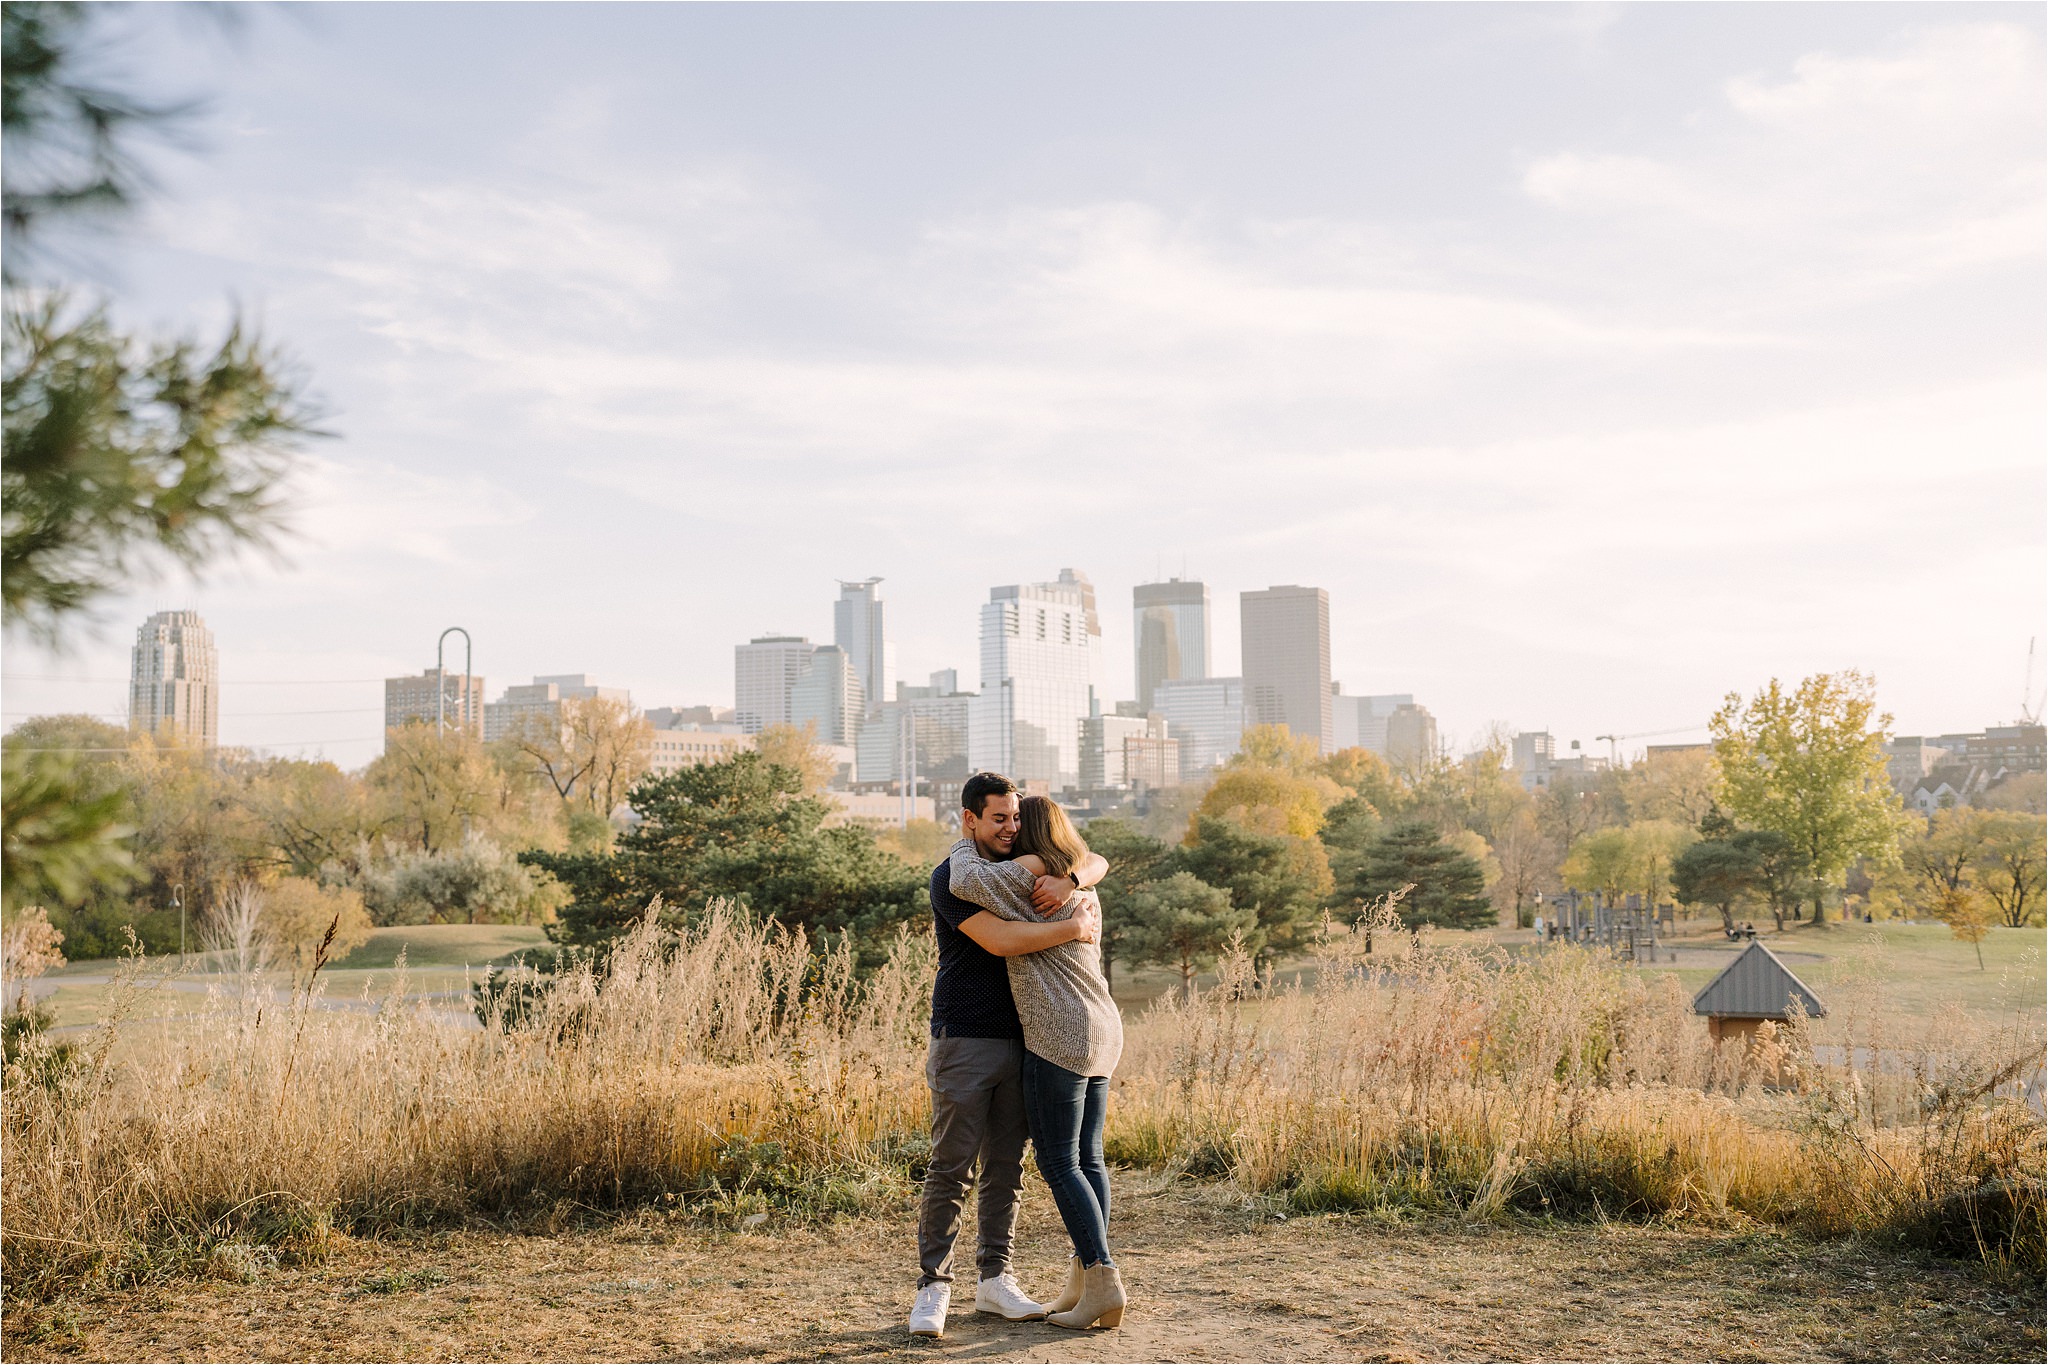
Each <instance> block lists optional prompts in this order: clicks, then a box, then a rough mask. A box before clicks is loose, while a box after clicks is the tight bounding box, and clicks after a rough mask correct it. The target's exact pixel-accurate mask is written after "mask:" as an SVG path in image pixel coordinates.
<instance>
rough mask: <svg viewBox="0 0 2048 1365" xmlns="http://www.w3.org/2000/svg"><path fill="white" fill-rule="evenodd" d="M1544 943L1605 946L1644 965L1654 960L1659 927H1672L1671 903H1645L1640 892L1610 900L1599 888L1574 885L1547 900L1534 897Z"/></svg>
mask: <svg viewBox="0 0 2048 1365" xmlns="http://www.w3.org/2000/svg"><path fill="white" fill-rule="evenodd" d="M1537 909H1538V910H1539V911H1540V912H1541V914H1540V916H1539V918H1540V919H1541V921H1542V925H1543V940H1544V942H1546V943H1576V944H1579V945H1580V946H1582V947H1587V948H1605V949H1607V950H1608V951H1609V952H1611V953H1613V954H1614V956H1615V957H1616V958H1618V959H1620V960H1622V961H1626V962H1634V963H1636V964H1638V965H1646V964H1648V963H1651V962H1655V961H1656V960H1657V953H1658V949H1659V938H1658V930H1659V929H1660V928H1663V927H1675V925H1676V911H1675V908H1674V907H1673V906H1671V905H1668V904H1666V905H1658V906H1650V905H1646V904H1645V903H1644V901H1643V898H1642V896H1641V894H1640V893H1638V894H1632V895H1629V896H1625V897H1622V898H1620V899H1619V900H1614V901H1610V899H1609V898H1607V897H1604V896H1602V895H1601V894H1600V893H1599V892H1598V891H1580V890H1578V889H1577V888H1576V887H1574V888H1571V889H1569V890H1567V891H1565V892H1564V893H1563V894H1562V895H1559V896H1555V897H1552V898H1551V899H1549V900H1548V901H1545V900H1543V899H1542V898H1541V897H1539V898H1538V900H1537Z"/></svg>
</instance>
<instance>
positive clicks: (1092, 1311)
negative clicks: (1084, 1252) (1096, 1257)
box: [1045, 1265, 1124, 1328]
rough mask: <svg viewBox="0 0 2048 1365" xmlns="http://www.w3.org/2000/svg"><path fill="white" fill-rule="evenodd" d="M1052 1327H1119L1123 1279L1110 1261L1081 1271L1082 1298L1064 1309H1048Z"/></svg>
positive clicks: (1120, 1322)
mask: <svg viewBox="0 0 2048 1365" xmlns="http://www.w3.org/2000/svg"><path fill="white" fill-rule="evenodd" d="M1045 1320H1046V1321H1047V1322H1049V1323H1051V1324H1053V1325H1054V1326H1055V1327H1077V1328H1080V1327H1121V1326H1122V1325H1123V1321H1124V1282H1123V1277H1122V1276H1120V1275H1118V1274H1117V1273H1116V1267H1115V1266H1113V1265H1091V1266H1089V1267H1088V1268H1087V1269H1086V1270H1084V1271H1082V1272H1081V1301H1080V1302H1079V1303H1077V1304H1075V1305H1074V1306H1073V1307H1072V1308H1070V1309H1068V1310H1067V1311H1066V1312H1064V1313H1048V1314H1047V1315H1046V1318H1045Z"/></svg>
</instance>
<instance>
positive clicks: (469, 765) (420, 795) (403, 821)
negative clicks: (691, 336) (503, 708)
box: [363, 721, 505, 852]
mask: <svg viewBox="0 0 2048 1365" xmlns="http://www.w3.org/2000/svg"><path fill="white" fill-rule="evenodd" d="M363 781H364V783H365V785H366V786H367V788H368V791H369V798H370V801H371V803H372V805H373V806H374V807H375V808H376V812H377V824H378V827H379V828H380V829H382V830H383V831H384V833H385V835H386V837H387V838H389V839H390V840H391V841H392V842H394V843H396V844H398V845H399V846H401V847H405V848H423V849H426V850H428V851H429V852H432V851H433V850H435V849H440V848H453V847H457V846H459V845H460V844H461V843H462V841H463V840H464V839H466V838H468V837H470V836H471V835H472V834H476V833H480V832H481V831H482V829H483V827H484V826H485V825H486V824H487V823H488V822H490V821H491V820H492V819H493V817H494V816H495V815H496V814H497V812H498V811H499V810H500V809H501V802H500V799H499V790H500V788H501V787H502V785H503V784H504V781H505V772H504V769H503V768H502V767H501V766H500V765H499V764H498V763H496V762H494V761H493V758H492V755H491V754H490V753H489V752H488V751H487V750H485V748H484V746H483V742H482V741H481V740H479V739H478V738H477V737H476V736H475V735H473V734H471V733H470V732H469V731H467V730H464V729H461V728H459V727H450V728H449V729H446V730H438V729H436V728H435V727H434V726H433V725H432V724H430V723H428V722H425V721H414V722H412V723H410V724H407V725H401V726H398V727H396V728H395V729H392V730H389V731H386V732H385V736H384V752H383V753H381V754H379V755H378V756H377V757H376V758H374V759H372V760H371V761H370V765H369V767H367V768H365V769H364V770H363Z"/></svg>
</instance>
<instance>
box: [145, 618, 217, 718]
mask: <svg viewBox="0 0 2048 1365" xmlns="http://www.w3.org/2000/svg"><path fill="white" fill-rule="evenodd" d="M128 724H129V726H130V727H132V728H133V729H136V730H140V731H142V732H143V733H144V734H151V735H156V736H158V737H159V738H161V739H165V740H171V741H174V742H176V743H179V744H196V745H198V746H199V747H200V748H202V749H213V748H218V747H219V745H220V655H219V653H218V652H217V651H215V649H214V647H213V632H212V631H210V630H208V629H207V628H206V622H205V621H203V620H201V619H200V617H199V613H198V612H196V611H160V612H158V613H156V615H154V616H152V617H150V618H149V619H148V620H147V621H144V622H143V623H142V625H141V627H140V628H139V629H138V630H137V631H136V632H135V648H134V650H133V652H132V653H131V654H130V655H129V663H128Z"/></svg>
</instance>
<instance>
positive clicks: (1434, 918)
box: [1335, 820, 1495, 929]
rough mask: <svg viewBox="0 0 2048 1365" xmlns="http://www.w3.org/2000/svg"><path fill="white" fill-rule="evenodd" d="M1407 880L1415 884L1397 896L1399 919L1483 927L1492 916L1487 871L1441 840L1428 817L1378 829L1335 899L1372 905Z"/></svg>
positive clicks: (1413, 923) (1449, 926) (1412, 922)
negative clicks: (1487, 892) (1399, 896)
mask: <svg viewBox="0 0 2048 1365" xmlns="http://www.w3.org/2000/svg"><path fill="white" fill-rule="evenodd" d="M1411 885H1412V886H1413V887H1414V888H1415V889H1414V890H1413V891H1411V892H1409V893H1408V895H1407V897H1406V898H1405V899H1403V900H1402V901H1401V902H1400V911H1401V920H1402V923H1404V924H1406V925H1407V926H1408V927H1409V928H1411V929H1414V928H1417V927H1419V926H1421V925H1424V924H1434V925H1436V926H1438V927H1440V928H1445V929H1483V928H1485V927H1486V926H1487V925H1490V924H1492V923H1493V922H1494V920H1495V911H1494V908H1493V902H1492V901H1491V900H1490V899H1488V898H1487V895H1486V874H1485V872H1484V871H1483V870H1482V869H1481V868H1480V866H1479V864H1478V863H1477V862H1476V861H1474V860H1473V859H1472V858H1471V857H1470V856H1469V855H1467V854H1465V853H1462V852H1460V851H1459V850H1457V849H1455V848H1453V847H1451V846H1450V845H1449V844H1447V843H1445V842H1444V840H1443V838H1442V837H1441V836H1440V835H1439V834H1438V833H1437V830H1436V827H1435V826H1434V825H1432V824H1430V823H1429V822H1428V821H1426V820H1402V821H1397V822H1395V823H1393V824H1390V825H1388V826H1387V827H1386V828H1385V829H1383V830H1381V831H1380V833H1379V834H1378V835H1377V836H1376V837H1375V838H1374V839H1373V841H1372V843H1371V844H1370V845H1369V846H1368V847H1367V849H1366V851H1365V856H1364V857H1363V858H1362V859H1361V860H1360V861H1359V864H1358V866H1357V869H1356V870H1355V871H1354V873H1353V875H1352V878H1351V881H1350V883H1349V884H1348V885H1345V886H1340V887H1339V888H1338V889H1337V893H1336V897H1335V899H1336V900H1337V901H1338V902H1339V903H1342V904H1346V905H1348V904H1351V903H1353V902H1357V901H1363V902H1364V903H1366V904H1368V905H1370V904H1372V903H1373V902H1374V901H1376V900H1378V899H1379V898H1380V897H1382V896H1386V895H1390V894H1392V893H1393V892H1396V891H1399V890H1400V889H1401V888H1402V887H1404V886H1411Z"/></svg>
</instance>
